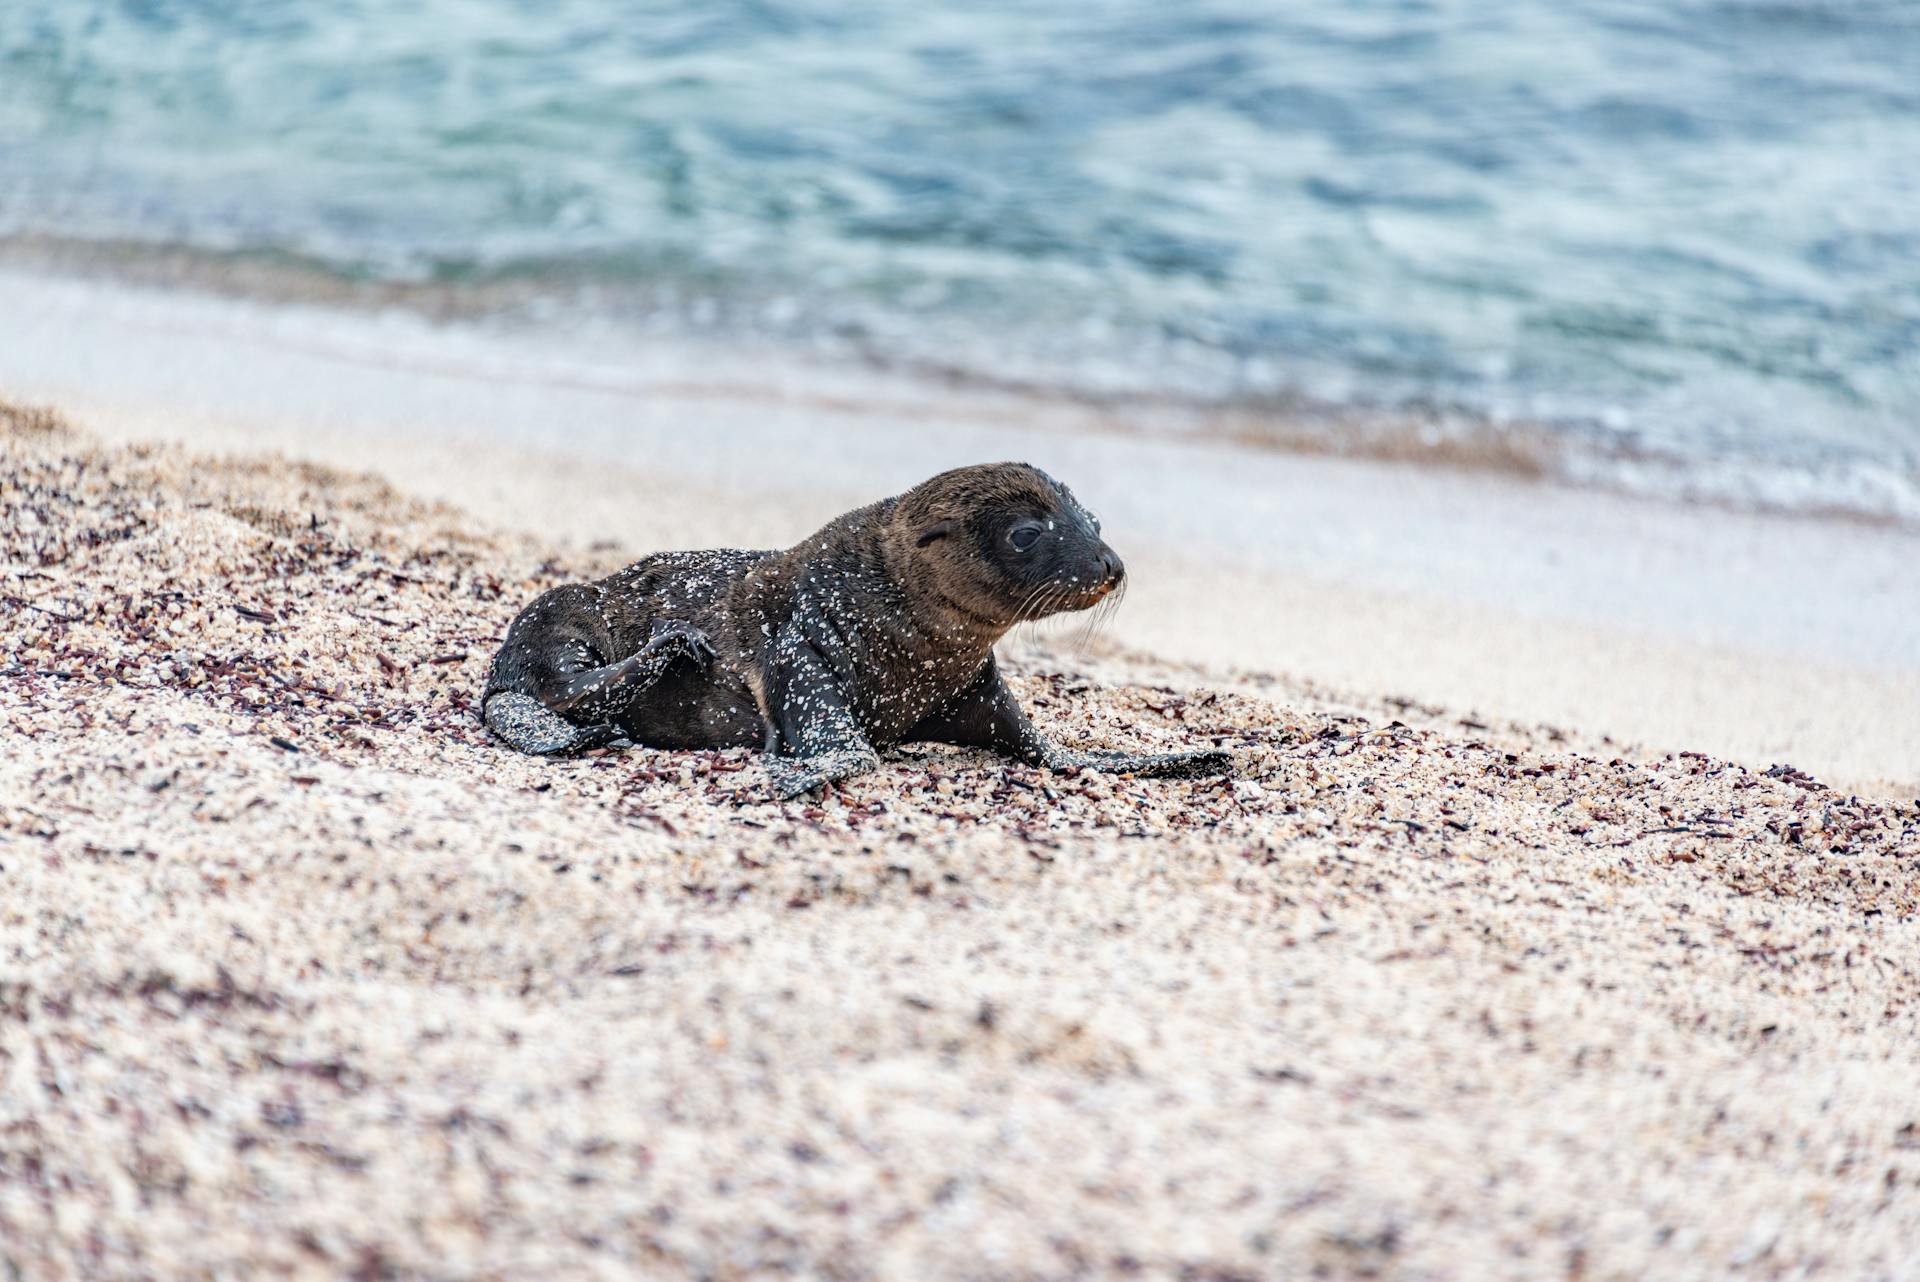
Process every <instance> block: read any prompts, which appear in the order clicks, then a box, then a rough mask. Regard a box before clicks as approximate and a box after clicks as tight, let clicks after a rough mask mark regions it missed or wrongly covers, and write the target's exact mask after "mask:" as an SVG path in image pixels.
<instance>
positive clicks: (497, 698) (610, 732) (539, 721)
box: [484, 690, 620, 757]
mask: <svg viewBox="0 0 1920 1282" xmlns="http://www.w3.org/2000/svg"><path fill="white" fill-rule="evenodd" d="M484 719H485V721H486V723H487V729H489V730H491V731H493V732H494V733H495V734H496V735H499V736H500V738H501V739H502V740H503V741H505V743H506V744H507V746H508V747H510V748H516V749H518V750H519V751H521V752H526V753H531V754H533V755H535V756H540V757H559V756H565V755H566V754H568V753H572V752H585V751H586V750H587V749H588V748H598V747H600V746H601V745H603V744H606V743H610V742H612V741H613V740H614V739H615V738H617V737H618V736H619V733H620V732H619V731H618V730H616V729H615V728H614V727H612V726H610V725H597V726H576V725H574V724H573V722H571V721H568V720H567V719H566V718H565V717H562V716H561V715H560V714H559V713H557V712H555V711H553V710H552V709H551V708H549V707H547V706H546V705H545V704H543V703H541V702H540V701H539V700H538V699H535V698H534V697H533V696H532V695H527V694H521V693H520V692H519V691H517V690H502V691H501V692H500V693H499V694H496V695H494V696H492V697H491V698H489V699H488V700H487V705H486V716H485V718H484Z"/></svg>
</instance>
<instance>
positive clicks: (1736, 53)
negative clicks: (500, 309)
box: [0, 0, 1920, 515]
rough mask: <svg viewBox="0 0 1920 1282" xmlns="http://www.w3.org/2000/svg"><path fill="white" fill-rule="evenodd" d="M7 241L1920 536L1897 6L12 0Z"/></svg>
mask: <svg viewBox="0 0 1920 1282" xmlns="http://www.w3.org/2000/svg"><path fill="white" fill-rule="evenodd" d="M26 234H38V235H55V236H59V237H64V238H80V239H94V238H98V239H112V240H118V241H133V242H137V243H141V244H148V245H154V246H189V247H194V248H197V249H200V250H205V251H210V252H214V253H219V254H225V253H245V254H252V255H266V256H269V257H284V258H286V259H289V260H297V261H301V262H305V263H307V264H309V265H312V266H315V267H317V268H319V269H321V270H325V271H328V272H334V273H338V274H340V275H343V276H347V277H351V278H355V279H378V280H385V279H395V280H432V281H438V282H443V283H446V284H449V285H451V286H453V287H454V288H456V289H458V288H459V287H461V286H464V285H476V286H477V285H480V284H484V283H486V282H490V281H496V280H500V279H510V280H515V281H521V282H532V283H534V284H535V285H540V284H543V283H544V284H550V285H551V286H552V288H553V289H554V290H555V291H556V293H563V294H564V296H565V297H567V298H569V299H572V300H574V301H576V302H579V303H580V304H581V305H583V306H586V305H591V306H596V307H602V308H605V309H606V310H607V311H608V312H609V313H610V314H630V315H634V316H645V317H646V318H648V319H649V321H650V322H651V323H655V324H658V323H662V322H663V320H664V321H667V322H671V323H673V324H678V325H684V326H686V327H687V328H688V329H689V330H699V331H703V332H704V331H714V330H718V331H723V332H724V331H727V330H730V329H732V330H742V331H746V330H750V331H753V332H754V333H756V334H759V335H772V336H776V337H784V338H791V339H793V340H794V341H796V342H802V343H809V344H815V345H819V344H822V343H826V344H828V345H833V344H838V345H839V346H841V347H844V348H851V349H854V350H857V351H859V352H861V353H862V354H865V355H868V356H873V357H878V358H880V359H899V360H908V361H920V362H933V363H936V364H939V365H940V366H942V367H943V368H948V369H952V370H957V371H959V372H961V373H971V374H980V375H985V376H994V377H1006V376H1013V377H1017V378H1019V379H1021V380H1023V381H1029V382H1039V383H1042V384H1046V383H1055V384H1058V385H1060V386H1063V387H1078V388H1085V387H1092V388H1099V389H1105V390H1108V391H1116V390H1117V391H1155V392H1171V393H1177V394H1180V395H1182V396H1199V397H1208V398H1214V397H1217V398H1228V399H1233V400H1237V401H1241V402H1245V403H1250V404H1256V405H1257V404H1262V403H1266V402H1268V401H1272V400H1274V399H1275V398H1282V399H1287V398H1292V399H1294V400H1297V399H1298V398H1301V397H1304V398H1306V399H1307V400H1309V401H1312V402H1317V403H1327V404H1332V405H1335V406H1340V405H1364V406H1378V407H1385V408H1391V407H1394V406H1398V405H1403V404H1412V405H1420V406H1433V405H1439V406H1444V407H1458V408H1459V409H1460V410H1461V411H1462V412H1464V413H1466V414H1468V415H1470V416H1473V417H1476V418H1478V419H1480V420H1483V421H1484V422H1487V423H1492V424H1495V425H1496V426H1497V425H1499V424H1502V423H1509V422H1525V423H1528V424H1530V425H1540V424H1544V425H1545V426H1546V427H1547V429H1548V430H1549V431H1551V432H1556V433H1561V434H1563V435H1564V437H1565V438H1566V439H1567V440H1568V441H1569V442H1580V443H1583V444H1584V445H1585V446H1587V447H1591V448H1590V452H1591V453H1592V454H1593V456H1594V457H1595V458H1602V457H1605V458H1610V459H1614V460H1615V461H1616V462H1617V461H1618V460H1620V459H1628V460H1630V459H1632V458H1635V457H1640V456H1643V455H1646V454H1652V455H1667V456H1672V457H1676V458H1680V459H1683V460H1687V461H1688V462H1689V465H1690V466H1692V467H1693V468H1694V469H1695V470H1696V472H1697V474H1698V475H1699V476H1701V477H1704V478H1709V479H1711V478H1712V477H1714V476H1716V475H1722V474H1724V475H1728V476H1731V475H1734V474H1736V473H1737V474H1738V475H1739V476H1741V477H1743V478H1745V480H1744V481H1743V482H1742V483H1750V484H1751V485H1753V486H1754V487H1755V488H1756V490H1757V491H1762V492H1763V493H1762V497H1768V496H1769V495H1770V496H1771V497H1773V498H1776V499H1779V500H1781V501H1787V502H1813V503H1819V504H1832V505H1838V506H1846V507H1853V508H1857V509H1860V510H1866V511H1887V512H1902V513H1905V514H1907V515H1917V514H1920V4H1916V3H1911V2H1907V0H1902V2H1900V3H1875V2H1873V0H1851V2H1850V3H1820V2H1816V0H1767V2H1762V0H1720V2H1717V3H1706V2H1704V0H1658V2H1654V3H1630V2H1627V0H1558V2H1549V0H1432V2H1428V3H1414V2H1411V0H1403V2H1400V3H1384V2H1383V3H1363V2H1361V0H1340V2H1338V3H1335V2H1332V0H1328V2H1325V3H1318V4H1300V5H1291V4H1276V3H1271V2H1269V3H1255V2H1254V0H1202V2H1200V3H1186V4H1181V5H1169V4H1165V3H1163V2H1162V0H1073V2H1071V3H1066V2H1061V0H1031V2H1026V3H1006V2H1001V0H993V2H988V3H974V4H971V5H968V6H965V7H964V8H962V7H960V6H936V5H908V4H900V3H884V4H883V3H874V2H872V0H848V2H845V3H834V4H828V3H823V2H820V0H808V2H805V3H785V4H776V3H740V2H738V0H700V2H698V3H689V2H685V0H674V2H665V0H663V2H656V3H627V2H624V0H597V2H592V3H590V2H588V0H541V2H540V3H534V2H532V0H524V2H515V0H417V2H415V3H410V4H406V5H395V4H373V3H367V2H364V0H327V2H325V3H322V2H321V0H251V2H250V3H230V2H226V0H141V2H138V3H136V2H133V0H8V2H7V3H5V4H0V235H11V236H20V235H26ZM583 282H584V283H588V284H591V285H592V286H593V292H592V294H591V297H590V298H587V297H586V296H583V295H581V294H580V293H579V292H578V290H577V286H579V285H580V284H582V283H583ZM1622 466H1626V465H1625V464H1622ZM1706 488H1708V489H1712V488H1714V487H1713V486H1712V485H1708V486H1707V487H1706ZM1722 488H1724V487H1722Z"/></svg>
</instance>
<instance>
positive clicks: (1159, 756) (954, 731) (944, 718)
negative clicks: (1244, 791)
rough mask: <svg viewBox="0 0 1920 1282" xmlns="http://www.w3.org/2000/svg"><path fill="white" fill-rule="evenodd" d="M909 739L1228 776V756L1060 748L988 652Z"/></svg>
mask: <svg viewBox="0 0 1920 1282" xmlns="http://www.w3.org/2000/svg"><path fill="white" fill-rule="evenodd" d="M907 739H908V740H909V741H919V742H922V743H952V744H958V745H959V746H960V747H963V748H989V749H991V750H993V751H994V752H998V753H1003V754H1004V755H1006V756H1009V757H1014V758H1017V759H1018V760H1021V761H1024V762H1026V763H1027V764H1028V765H1034V766H1045V767H1046V768H1047V769H1049V770H1074V769H1090V770H1103V771H1106V772H1108V773H1110V774H1133V775H1147V776H1151V777H1155V778H1180V779H1191V778H1199V777H1204V776H1207V775H1221V774H1231V773H1232V772H1233V756H1232V754H1230V753H1226V752H1220V751H1218V750H1214V749H1207V750H1202V751H1199V752H1121V751H1117V750H1115V749H1111V748H1094V749H1089V750H1081V749H1076V748H1064V747H1062V746H1060V745H1059V744H1057V743H1055V742H1053V740H1051V739H1049V738H1047V737H1046V736H1045V735H1043V734H1041V733H1040V731H1039V730H1038V729H1037V728H1036V727H1035V726H1034V724H1033V722H1031V721H1029V720H1028V719H1027V714H1026V712H1025V711H1024V710H1023V709H1022V708H1021V707H1020V701H1019V700H1018V699H1016V698H1014V695H1013V691H1012V690H1009V689H1008V688H1007V683H1006V682H1005V681H1004V680H1003V679H1002V678H1001V676H1000V669H999V666H998V665H997V664H996V663H995V662H994V660H993V658H992V657H991V656H989V657H988V659H987V663H986V666H985V667H983V668H982V669H980V675H979V676H977V677H975V678H974V679H973V681H972V683H971V684H970V685H968V686H967V688H966V689H965V690H962V691H961V692H960V693H959V694H957V695H955V696H954V697H953V698H952V699H950V700H948V701H947V704H946V706H944V707H942V708H941V709H940V710H939V711H938V712H936V713H934V714H933V715H932V716H930V717H928V718H927V719H926V720H924V721H922V722H921V723H920V724H919V725H917V726H915V727H914V728H913V729H912V730H911V731H910V732H909V733H908V734H907Z"/></svg>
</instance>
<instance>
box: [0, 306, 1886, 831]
mask: <svg viewBox="0 0 1920 1282" xmlns="http://www.w3.org/2000/svg"><path fill="white" fill-rule="evenodd" d="M5 284H6V285H7V287H8V288H9V290H10V291H11V294H10V296H11V297H13V298H15V299H16V300H17V302H18V303H19V304H20V305H18V306H16V307H14V308H13V309H11V311H10V315H11V317H12V319H11V320H6V319H0V339H3V340H5V341H0V394H4V395H7V396H10V397H12V398H14V399H16V400H30V401H43V402H46V403H49V404H52V405H55V406H58V407H61V408H63V409H66V410H68V411H70V412H71V414H72V416H73V417H74V418H76V419H77V420H79V421H81V422H84V423H85V424H87V426H88V428H89V429H90V430H92V431H95V432H97V433H99V434H100V435H102V436H103V437H105V438H106V439H109V440H121V441H136V440H144V441H167V442H177V443H182V444H186V445H189V446H191V447H193V448H196V449H201V450H209V451H213V452H216V453H221V454H225V455H228V456H247V455H258V454H262V453H278V454H281V455H284V456H286V457H289V458H299V459H306V460H310V461H314V462H319V463H324V464H330V465H334V466H344V467H347V468H350V469H355V470H359V469H369V468H370V469H372V470H374V471H377V472H379V473H380V474H381V475H382V476H383V477H384V478H385V479H387V480H388V481H390V482H392V483H393V484H396V485H398V486H400V487H401V488H402V489H403V490H406V491H408V492H410V493H415V494H418V495H421V496H424V497H429V498H435V499H439V500H443V501H447V502H451V503H454V504H456V505H457V506H459V507H461V508H463V509H464V510H466V511H468V512H470V513H472V514H473V515H474V516H475V517H477V518H478V519H479V520H481V521H483V522H485V523H486V524H487V525H489V526H491V527H493V528H496V529H500V530H504V531H512V532H516V533H518V534H522V535H528V534H530V535H533V536H535V537H537V538H539V539H541V540H543V541H545V542H547V543H549V544H554V545H561V546H569V547H573V548H576V549H586V548H590V547H594V546H595V545H601V550H600V551H599V552H598V553H596V554H595V556H596V559H597V560H598V561H602V562H612V561H620V560H627V559H631V558H632V557H635V556H638V555H643V554H644V553H646V552H648V551H652V550H655V549H658V548H664V547H679V546H719V545H727V544H731V545H738V546H783V545H786V544H790V543H792V542H793V541H795V540H796V539H798V538H800V537H802V536H804V534H806V533H807V532H808V531H810V530H811V529H813V528H815V527H817V526H818V525H819V524H820V523H821V522H822V521H824V520H825V519H827V518H828V517H829V516H831V515H832V514H834V513H836V512H839V511H844V510H846V509H848V508H850V507H853V506H856V505H858V504H859V503H863V502H867V501H870V500H871V499H873V498H874V497H876V496H877V495H880V494H885V493H891V492H897V491H898V490H900V489H903V488H905V487H906V486H908V485H911V484H912V483H913V482H915V481H917V480H919V479H922V478H923V477H924V476H926V475H929V474H931V473H932V472H933V471H936V470H939V469H940V468H941V467H945V466H952V465H956V464H959V463H965V462H976V461H980V460H981V459H987V458H998V457H1027V458H1030V459H1031V461H1034V462H1036V463H1038V464H1040V465H1041V466H1044V467H1047V468H1048V469H1049V470H1050V471H1053V472H1054V473H1055V474H1056V475H1059V476H1061V477H1062V478H1063V479H1066V480H1067V481H1068V482H1069V483H1070V484H1072V485H1073V486H1074V487H1075V489H1076V492H1078V493H1080V494H1081V495H1082V496H1083V497H1085V498H1087V499H1088V500H1089V501H1090V502H1091V503H1092V504H1093V505H1094V506H1095V507H1096V508H1097V509H1099V510H1101V511H1102V513H1103V515H1104V516H1105V517H1106V518H1107V524H1108V527H1109V529H1110V530H1111V531H1113V533H1114V537H1115V540H1116V545H1117V546H1118V547H1120V549H1121V550H1122V553H1123V555H1125V556H1126V557H1127V560H1128V563H1129V565H1130V566H1131V567H1132V568H1133V571H1134V573H1133V586H1132V590H1131V592H1130V594H1129V601H1128V604H1127V606H1126V607H1125V609H1124V610H1123V611H1122V612H1121V614H1120V615H1119V616H1118V617H1117V619H1116V620H1115V622H1114V624H1113V629H1112V634H1111V637H1112V640H1113V641H1114V642H1116V643H1118V644H1120V645H1122V646H1125V647H1129V648H1132V649H1135V650H1139V651H1142V652H1146V653H1152V654H1157V655H1160V656H1162V657H1163V658H1165V659H1168V660H1172V661H1188V662H1197V663H1201V664H1203V665H1206V666H1208V667H1210V668H1212V669H1214V670H1216V671H1218V670H1224V669H1233V670H1237V671H1240V672H1243V673H1250V674H1261V673H1271V674H1278V675H1281V676H1286V677H1297V678H1303V679H1307V680H1310V681H1313V682H1315V683H1317V684H1319V685H1321V686H1323V687H1327V688H1332V689H1341V690H1346V691H1350V692H1352V694H1353V697H1355V698H1370V699H1374V700H1378V699H1383V698H1389V697H1391V698H1397V699H1402V700H1405V701H1410V702H1411V703H1414V704H1420V705H1427V706H1435V707H1441V708H1446V709H1449V710H1450V712H1449V715H1451V716H1453V717H1454V718H1456V719H1464V720H1478V721H1488V722H1492V721H1500V722H1506V721H1511V722H1516V723H1520V724H1527V725H1532V724H1547V725H1551V726H1553V727H1555V728H1556V729H1557V731H1559V732H1560V733H1562V734H1565V735H1577V736H1581V737H1583V738H1584V739H1586V740H1589V741H1592V742H1596V743H1601V742H1605V743H1607V744H1610V745H1612V746H1613V748H1614V750H1617V751H1621V752H1629V753H1638V754H1641V755H1649V756H1659V755H1662V754H1664V753H1668V752H1675V751H1681V750H1693V751H1705V752H1708V753H1711V754H1713V755H1716V756H1724V757H1730V758H1733V759H1736V760H1741V761H1744V762H1746V763H1747V764H1749V765H1751V766H1754V767H1755V768H1765V767H1768V766H1771V765H1774V764H1780V763H1790V764H1792V765H1795V766H1797V767H1800V768H1802V769H1806V770H1811V771H1812V772H1813V773H1815V774H1816V775H1818V776H1820V777H1821V778H1823V779H1828V780H1830V781H1833V782H1836V783H1838V784H1841V785H1843V786H1846V787H1848V788H1851V789H1854V790H1858V791H1862V792H1868V793H1873V794H1876V795H1883V796H1914V795H1920V609H1916V608H1914V596H1913V593H1914V588H1913V584H1912V577H1911V567H1912V566H1913V565H1915V564H1920V531H1909V530H1906V529H1903V528H1899V527H1887V526H1878V525H1871V524H1864V523H1860V522H1855V521H1845V520H1839V521H1836V520H1827V519H1821V518H1815V517H1805V516H1794V517H1787V516H1775V515H1765V514H1755V513H1739V512H1729V511H1725V510H1722V509H1719V508H1714V507H1705V506H1693V507H1688V506H1680V505H1675V504H1670V503H1665V502H1662V501H1658V500H1652V499H1634V498H1627V497H1622V496H1619V495H1613V494H1609V493H1606V492H1603V491H1592V490H1573V489H1566V488H1563V487H1559V486H1556V485H1553V484H1550V483H1538V482H1533V481H1527V480H1522V479H1519V478H1516V477H1512V476H1502V475H1494V474H1485V473H1476V472H1470V471H1458V470H1454V469H1448V468H1431V467H1422V466H1412V465H1408V464H1404V463H1382V462H1373V461H1366V460H1356V459H1344V458H1332V457H1320V456H1311V455H1293V454H1284V453H1279V452H1275V451H1271V450H1250V449H1244V448H1240V447H1238V446H1235V445H1233V444H1231V443H1226V442H1220V441H1203V440H1195V439H1169V438H1164V437H1156V436H1150V435H1141V434H1136V433H1128V432H1114V431H1107V430H1102V429H1100V426H1099V423H1098V420H1097V417H1093V416H1090V413H1089V412H1088V411H1087V410H1086V409H1085V407H1062V406H1059V405H1056V404H1049V403H1045V402H1038V403H1036V402H1032V401H1029V400H1024V399H1022V398H1019V397H1016V396H1012V395H1008V394H992V395H987V394H984V393H981V392H979V391H978V390H967V389H960V390H954V389H951V388H944V387H939V386H932V385H928V384H925V383H919V382H915V381H913V380H909V379H905V378H901V377H898V376H873V377H867V376H859V375H855V374H853V373H850V372H847V371H833V370H827V371H821V370H814V369H808V368H801V367H796V366H783V365H780V364H779V363H778V362H772V361H765V360H762V359H761V354H759V353H754V352H743V353H737V354H735V355H733V356H732V357H730V358H725V357H720V358H714V359H708V358H707V357H706V356H704V355H702V356H699V357H698V358H697V359H696V358H695V357H694V356H690V355H689V354H688V352H687V351H685V350H683V349H675V348H672V347H671V346H669V345H662V346H661V347H659V348H653V349H645V350H641V351H638V352H629V353H628V355H629V356H633V357H636V358H637V359H634V360H631V361H628V362H627V363H624V364H623V363H620V362H618V361H615V360H613V359H612V356H611V354H610V353H608V352H606V351H603V350H598V349H593V348H591V347H587V348H586V349H584V355H581V356H580V357H579V358H578V359H576V360H574V361H573V362H572V363H571V364H568V363H564V362H561V363H556V362H557V360H558V356H557V353H558V351H559V350H560V349H558V348H556V347H554V346H552V345H549V346H547V347H536V348H532V349H530V348H529V347H528V346H527V344H526V343H525V342H524V341H521V340H519V339H515V338H510V337H504V336H502V335H499V334H496V333H491V332H488V331H486V330H484V329H479V328H472V327H465V328H462V327H455V328H451V329H449V328H445V327H436V326H432V325H428V324H426V323H424V322H422V321H420V320H418V319H417V318H414V317H411V316H409V315H406V314H392V313H387V314H375V315H369V316H360V315H351V314H341V313H336V312H329V311H316V310H314V309H300V308H282V309H267V308H261V307H258V306H255V305H249V304H242V303H237V302H234V301H232V300H221V299H211V298H205V297H200V296H169V295H164V294H157V293H153V292H149V291H140V290H129V289H126V288H124V287H119V286H101V285H87V284H77V283H74V282H56V281H48V280H45V279H43V278H34V277H25V276H10V277H8V279H7V280H6V281H5ZM27 317H31V318H32V319H31V320H30V321H29V320H28V319H26V318H27ZM560 337H561V335H559V334H556V335H555V336H554V337H553V340H552V341H553V342H557V341H559V339H560ZM821 439H825V440H832V441H834V442H836V447H835V448H834V449H832V450H821V449H819V448H817V447H816V446H814V445H813V444H812V442H814V441H815V440H821Z"/></svg>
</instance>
